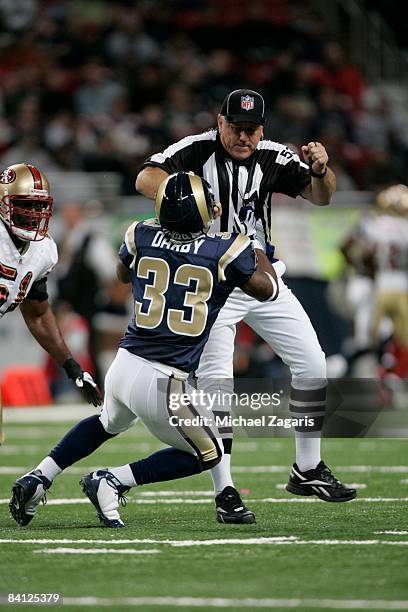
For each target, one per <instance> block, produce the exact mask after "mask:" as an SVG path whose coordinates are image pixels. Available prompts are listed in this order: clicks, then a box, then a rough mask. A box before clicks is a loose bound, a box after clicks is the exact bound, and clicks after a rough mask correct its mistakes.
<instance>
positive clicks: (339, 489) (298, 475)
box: [286, 461, 356, 502]
mask: <svg viewBox="0 0 408 612" xmlns="http://www.w3.org/2000/svg"><path fill="white" fill-rule="evenodd" d="M286 490H287V491H289V493H294V494H295V495H317V497H319V498H320V499H322V500H323V501H326V502H346V501H350V500H351V499H354V498H355V496H356V490H355V489H351V488H349V487H346V486H345V485H343V484H342V483H341V482H340V480H337V478H335V477H334V476H333V474H332V473H331V470H330V468H328V467H327V465H326V464H325V463H324V462H323V461H320V463H318V464H317V466H316V467H315V468H314V469H313V470H306V471H305V472H301V471H300V469H299V467H298V465H297V464H296V463H294V464H293V466H292V470H291V473H290V477H289V482H288V484H287V485H286Z"/></svg>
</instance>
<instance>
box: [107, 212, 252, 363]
mask: <svg viewBox="0 0 408 612" xmlns="http://www.w3.org/2000/svg"><path fill="white" fill-rule="evenodd" d="M119 257H120V259H121V261H122V263H123V264H124V265H125V266H126V267H127V268H129V269H130V270H131V281H132V290H133V298H134V302H135V312H134V317H133V319H132V321H131V323H130V324H129V327H128V329H127V332H126V335H125V336H124V338H123V339H122V340H121V342H120V346H121V347H123V348H126V349H127V350H128V351H130V352H131V353H135V354H137V355H139V356H141V357H144V358H145V359H149V360H151V361H161V362H165V363H166V364H168V365H171V366H174V367H176V368H178V369H180V370H184V371H186V372H190V371H193V370H194V369H195V368H196V367H197V365H198V361H199V359H200V355H201V352H202V350H203V347H204V344H205V343H206V341H207V338H208V334H209V332H210V329H211V326H212V325H213V323H214V321H215V319H216V318H217V315H218V313H219V311H220V309H221V308H222V306H223V305H224V304H225V302H226V300H227V298H228V296H229V294H230V293H231V291H232V290H233V289H234V287H236V286H238V287H240V286H241V285H243V284H244V283H245V282H246V281H247V280H248V279H249V278H250V277H251V276H252V274H253V272H254V271H255V267H256V262H255V254H254V251H253V247H252V244H251V241H250V240H249V238H248V237H247V236H243V235H237V234H228V233H221V234H203V235H202V236H201V237H200V238H198V239H196V240H194V241H192V242H189V243H185V244H175V243H173V242H171V241H170V240H168V239H167V238H166V236H165V235H164V233H163V231H162V229H161V227H160V226H159V225H157V224H155V223H154V221H152V220H149V221H145V222H144V223H137V222H135V223H133V224H132V225H131V226H130V227H129V229H128V230H127V232H126V235H125V240H124V242H123V244H122V246H121V248H120V251H119ZM156 338H157V342H154V341H153V342H152V340H155V339H156Z"/></svg>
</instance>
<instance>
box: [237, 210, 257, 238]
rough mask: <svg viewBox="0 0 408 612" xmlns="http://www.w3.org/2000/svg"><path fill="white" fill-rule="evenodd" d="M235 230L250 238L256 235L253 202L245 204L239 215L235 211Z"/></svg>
mask: <svg viewBox="0 0 408 612" xmlns="http://www.w3.org/2000/svg"><path fill="white" fill-rule="evenodd" d="M234 231H235V232H238V233H239V234H245V236H248V237H249V238H254V237H255V236H256V217H255V206H254V203H253V202H250V203H249V204H244V206H242V208H241V210H240V211H239V214H238V215H237V213H234Z"/></svg>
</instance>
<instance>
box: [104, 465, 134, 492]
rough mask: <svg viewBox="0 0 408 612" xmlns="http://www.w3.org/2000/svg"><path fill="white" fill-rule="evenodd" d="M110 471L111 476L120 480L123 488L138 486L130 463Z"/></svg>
mask: <svg viewBox="0 0 408 612" xmlns="http://www.w3.org/2000/svg"><path fill="white" fill-rule="evenodd" d="M109 471H110V472H111V474H113V475H114V476H116V478H117V479H118V480H120V482H121V483H122V484H123V486H125V487H135V486H136V480H135V477H134V476H133V472H132V470H131V469H130V465H129V464H128V463H127V464H126V465H121V466H120V467H114V468H109Z"/></svg>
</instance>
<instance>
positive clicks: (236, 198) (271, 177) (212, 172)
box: [143, 129, 310, 242]
mask: <svg viewBox="0 0 408 612" xmlns="http://www.w3.org/2000/svg"><path fill="white" fill-rule="evenodd" d="M146 166H156V167H158V168H162V169H163V170H165V171H166V172H168V173H169V174H172V173H173V172H180V171H182V170H184V171H192V172H194V174H198V175H199V176H201V177H203V178H205V179H206V180H207V181H208V182H209V183H210V185H211V187H212V190H213V193H214V196H215V200H216V201H219V202H221V204H222V216H221V218H220V219H217V220H216V221H214V225H213V227H212V231H226V232H227V231H229V232H231V231H233V215H234V210H235V211H236V212H239V210H240V208H241V206H242V201H243V197H244V195H245V194H246V193H248V195H251V196H252V194H253V193H254V192H256V193H257V195H258V198H259V202H260V207H259V208H260V219H259V221H258V222H257V234H258V238H259V239H260V240H261V242H270V227H271V197H272V194H273V193H274V192H278V193H284V194H287V195H289V196H291V197H296V196H297V195H299V193H300V192H301V191H302V189H303V188H304V187H306V185H308V184H309V183H310V170H309V166H308V165H307V164H305V163H304V162H302V161H301V160H300V158H299V156H298V155H297V154H296V153H294V152H293V151H291V150H290V149H289V148H288V147H286V146H285V145H283V144H279V143H278V142H273V141H271V140H261V141H260V142H259V143H258V146H257V148H256V150H255V151H254V153H253V154H252V155H251V156H250V157H249V158H248V159H246V160H243V161H238V160H235V159H232V158H231V157H230V156H229V155H228V153H227V152H226V151H225V149H224V147H223V146H222V144H221V141H220V137H219V134H218V130H216V129H213V130H209V131H207V132H204V133H203V134H198V135H194V136H187V137H186V138H183V139H182V140H180V141H179V142H176V143H175V144H172V145H170V146H169V147H167V149H165V150H164V151H163V152H162V153H156V154H155V155H152V156H151V157H150V158H149V159H147V160H146V162H145V163H144V165H143V167H146ZM227 203H228V204H227Z"/></svg>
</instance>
